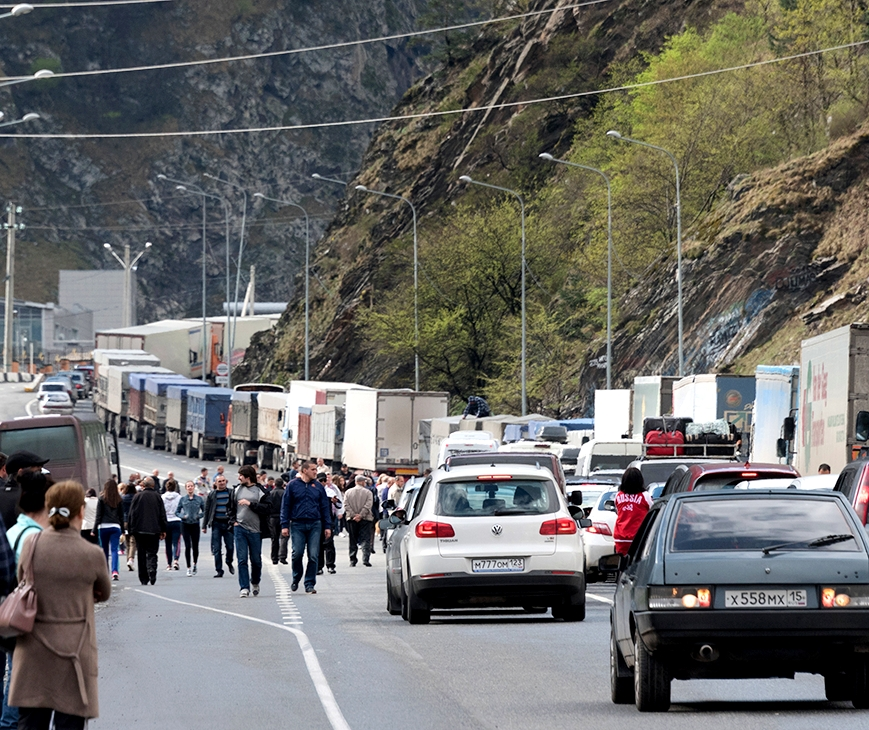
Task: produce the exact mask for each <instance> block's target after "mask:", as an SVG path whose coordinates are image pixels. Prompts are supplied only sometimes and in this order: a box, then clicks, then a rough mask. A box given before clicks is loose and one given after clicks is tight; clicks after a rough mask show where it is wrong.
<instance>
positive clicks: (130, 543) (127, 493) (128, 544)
mask: <svg viewBox="0 0 869 730" xmlns="http://www.w3.org/2000/svg"><path fill="white" fill-rule="evenodd" d="M135 496H136V485H135V483H134V482H132V481H129V482H127V484H125V485H124V494H123V496H122V497H121V505H122V507H123V509H124V521H123V523H122V524H123V526H124V543H125V548H126V554H127V570H133V561H134V560H135V559H136V538H135V537H133V533H132V532H130V527H129V522H130V505H131V504H133V497H135Z"/></svg>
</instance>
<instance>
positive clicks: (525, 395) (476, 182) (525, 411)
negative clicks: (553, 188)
mask: <svg viewBox="0 0 869 730" xmlns="http://www.w3.org/2000/svg"><path fill="white" fill-rule="evenodd" d="M459 180H461V181H462V182H463V183H468V184H470V185H479V186H480V187H484V188H491V189H492V190H500V191H501V192H504V193H509V194H510V195H513V196H515V197H516V200H518V201H519V210H520V213H521V216H522V316H521V320H522V354H521V362H522V415H523V416H526V415H528V388H527V378H526V376H527V368H526V362H527V361H526V341H527V336H526V333H527V330H526V317H525V201H524V200H523V199H522V196H521V195H519V193H517V192H516V191H515V190H511V189H510V188H502V187H500V186H499V185H491V184H490V183H484V182H480V181H479V180H473V179H472V178H471V177H470V176H468V175H462V176H461V177H460V178H459Z"/></svg>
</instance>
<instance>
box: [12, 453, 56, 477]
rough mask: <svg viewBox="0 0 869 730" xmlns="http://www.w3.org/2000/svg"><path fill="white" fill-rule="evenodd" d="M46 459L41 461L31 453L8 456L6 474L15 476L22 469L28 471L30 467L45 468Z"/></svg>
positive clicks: (40, 458)
mask: <svg viewBox="0 0 869 730" xmlns="http://www.w3.org/2000/svg"><path fill="white" fill-rule="evenodd" d="M48 461H49V460H48V459H43V458H42V457H40V456H37V455H36V454H34V453H33V452H32V451H16V452H15V453H14V454H11V455H10V456H9V459H8V460H7V462H6V473H7V474H10V475H11V476H15V475H16V474H17V473H18V472H19V471H21V470H22V469H28V468H29V467H32V466H39V467H42V466H45V465H46V464H47V463H48Z"/></svg>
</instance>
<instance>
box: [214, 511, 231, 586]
mask: <svg viewBox="0 0 869 730" xmlns="http://www.w3.org/2000/svg"><path fill="white" fill-rule="evenodd" d="M221 540H222V541H223V544H224V545H225V546H226V563H227V565H229V564H231V563H232V556H233V550H234V540H233V537H232V529H231V528H230V526H229V523H227V522H225V521H221V520H214V524H212V525H211V554H212V555H213V556H214V569H215V570H216V571H217V574H218V575H223V557H222V555H221V552H220V541H221Z"/></svg>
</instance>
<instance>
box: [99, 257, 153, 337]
mask: <svg viewBox="0 0 869 730" xmlns="http://www.w3.org/2000/svg"><path fill="white" fill-rule="evenodd" d="M151 245H152V244H151V242H150V241H146V242H145V248H144V249H143V250H142V251H140V252H139V253H138V254H137V255H136V258H134V259H133V260H132V261H131V260H130V244H128V243H125V244H124V258H121V257H120V256H118V254H117V253H115V250H114V249H113V248H112V244H110V243H104V244H103V248H105V249H106V251H108V252H109V253H110V254H111V255H112V256H114V257H115V258H116V259H117V260H118V263H119V264H120V265H121V266H122V267H123V269H124V313H123V318H122V320H121V321H122V322H123V325H124V327H131V326H132V325H133V321H132V320H133V274H132V272H133V271H134V270H135V268H136V264H137V263H138V262H139V259H140V258H142V256H144V255H145V253H146V252H147V251H148V249H149V248H151Z"/></svg>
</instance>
